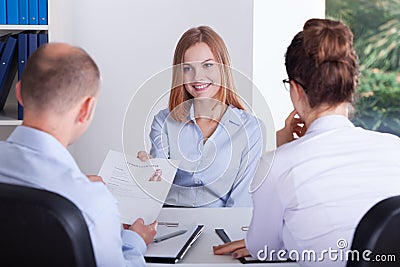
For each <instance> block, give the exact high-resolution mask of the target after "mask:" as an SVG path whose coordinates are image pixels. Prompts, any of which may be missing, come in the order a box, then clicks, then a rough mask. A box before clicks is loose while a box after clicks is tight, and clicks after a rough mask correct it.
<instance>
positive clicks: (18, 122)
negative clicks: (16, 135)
mask: <svg viewBox="0 0 400 267" xmlns="http://www.w3.org/2000/svg"><path fill="white" fill-rule="evenodd" d="M21 123H22V120H0V126H18V125H21Z"/></svg>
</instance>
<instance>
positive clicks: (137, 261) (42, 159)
mask: <svg viewBox="0 0 400 267" xmlns="http://www.w3.org/2000/svg"><path fill="white" fill-rule="evenodd" d="M0 182H2V183H10V184H18V185H24V186H29V187H34V188H39V189H45V190H48V191H51V192H55V193H58V194H59V195H61V196H63V197H65V198H67V199H69V200H70V201H72V202H73V203H74V204H75V205H76V206H77V207H78V208H79V209H80V211H81V212H82V215H83V217H84V218H85V221H86V224H87V226H88V229H89V234H90V238H91V241H92V245H93V250H94V256H95V258H96V264H97V266H103V267H108V266H109V267H114V266H145V261H144V257H143V255H144V253H145V252H146V244H145V242H144V240H143V239H142V238H141V237H140V236H139V235H138V234H137V233H136V232H133V231H130V230H122V229H121V228H122V227H121V226H122V225H121V222H120V215H119V211H118V207H117V202H116V200H115V198H114V197H113V196H112V195H111V193H110V192H109V191H108V190H107V188H106V186H105V185H104V184H103V183H101V182H90V181H89V179H88V178H87V177H86V176H85V175H84V174H83V173H82V172H81V171H80V170H79V167H78V165H77V164H76V162H75V161H74V159H73V158H72V156H71V155H70V154H69V152H68V150H67V149H66V148H65V147H64V146H63V145H62V144H61V143H60V142H59V141H58V140H56V139H55V138H54V137H53V136H51V135H49V134H48V133H45V132H42V131H39V130H36V129H33V128H30V127H26V126H18V127H17V128H16V129H15V130H14V132H13V133H12V134H11V135H10V137H9V138H8V139H7V141H5V142H0ZM4 216H7V215H4ZM121 230H122V231H121ZM23 256H24V251H21V257H23Z"/></svg>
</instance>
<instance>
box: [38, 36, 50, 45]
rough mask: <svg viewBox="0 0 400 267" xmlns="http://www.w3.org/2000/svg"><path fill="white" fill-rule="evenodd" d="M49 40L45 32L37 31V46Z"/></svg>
mask: <svg viewBox="0 0 400 267" xmlns="http://www.w3.org/2000/svg"><path fill="white" fill-rule="evenodd" d="M48 42H49V38H48V34H47V33H39V35H38V47H39V46H42V45H44V44H47V43H48Z"/></svg>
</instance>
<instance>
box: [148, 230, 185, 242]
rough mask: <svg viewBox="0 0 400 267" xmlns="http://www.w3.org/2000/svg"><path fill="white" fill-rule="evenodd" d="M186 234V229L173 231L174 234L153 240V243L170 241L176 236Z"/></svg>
mask: <svg viewBox="0 0 400 267" xmlns="http://www.w3.org/2000/svg"><path fill="white" fill-rule="evenodd" d="M186 232H187V230H186V229H181V230H178V231H175V232H172V233H169V234H166V235H163V236H160V237H157V238H154V242H155V243H158V242H161V241H164V240H167V239H170V238H172V237H175V236H178V235H182V234H184V233H186Z"/></svg>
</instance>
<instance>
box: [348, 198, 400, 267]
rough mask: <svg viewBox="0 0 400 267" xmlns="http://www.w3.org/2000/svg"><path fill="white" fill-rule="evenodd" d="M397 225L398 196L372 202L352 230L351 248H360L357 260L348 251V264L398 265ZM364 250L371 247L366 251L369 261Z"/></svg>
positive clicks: (399, 214)
mask: <svg viewBox="0 0 400 267" xmlns="http://www.w3.org/2000/svg"><path fill="white" fill-rule="evenodd" d="M399 228H400V196H395V197H390V198H387V199H385V200H382V201H380V202H378V203H377V204H375V205H374V206H373V207H372V208H371V209H370V210H369V211H368V212H367V213H366V214H365V215H364V216H363V218H362V219H361V221H360V222H359V224H358V226H357V228H356V231H355V233H354V237H353V242H352V245H351V251H358V252H359V253H358V254H359V260H357V259H356V258H354V259H352V256H351V254H349V255H350V257H349V260H348V262H347V267H375V266H377V267H379V266H396V267H399V266H400V230H399ZM366 250H370V251H372V253H371V254H370V255H365V256H366V257H367V258H368V259H370V261H368V260H364V259H363V256H362V254H363V252H364V251H366ZM352 254H353V253H352ZM366 254H369V252H366ZM353 255H354V254H353ZM393 255H394V256H393Z"/></svg>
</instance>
